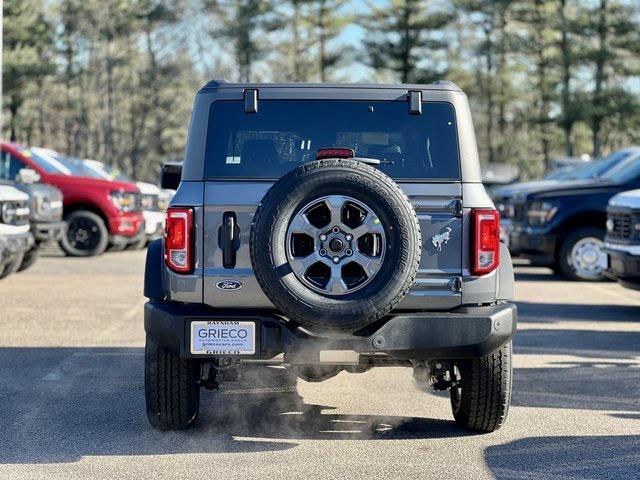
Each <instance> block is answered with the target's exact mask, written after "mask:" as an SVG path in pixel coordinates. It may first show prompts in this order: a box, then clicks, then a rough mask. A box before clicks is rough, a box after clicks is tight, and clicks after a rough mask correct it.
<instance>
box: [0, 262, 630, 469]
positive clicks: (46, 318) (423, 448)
mask: <svg viewBox="0 0 640 480" xmlns="http://www.w3.org/2000/svg"><path fill="white" fill-rule="evenodd" d="M143 268H144V253H143V252H122V253H111V254H105V255H103V256H101V257H98V258H91V259H73V258H61V257H48V258H43V259H41V260H40V261H39V262H38V263H37V264H36V265H35V266H34V267H33V268H32V269H31V270H29V271H27V272H23V273H20V274H16V275H12V276H10V277H9V278H8V279H6V280H4V281H2V282H0V298H1V301H0V304H1V307H0V317H1V318H0V319H1V323H0V324H1V325H2V329H1V330H0V405H1V406H2V408H1V413H0V439H1V440H0V478H3V479H5V478H15V479H18V478H20V479H24V478H43V479H44V478H46V479H56V478H148V477H154V478H172V479H178V478H225V479H233V478H242V479H247V478H261V479H270V478H274V479H275V478H341V479H342V478H352V479H361V478H362V479H365V478H366V479H371V478H400V477H402V478H404V479H409V478H420V479H424V478H445V477H447V478H465V479H470V478H492V477H493V478H504V479H547V478H549V479H568V478H638V477H640V293H639V292H632V291H629V290H626V289H623V288H621V287H619V286H618V285H616V284H615V283H600V284H585V283H573V282H567V281H564V280H562V279H560V278H558V277H554V276H553V275H552V274H551V272H550V271H549V270H546V269H536V268H530V267H519V268H518V269H517V275H516V276H517V297H518V303H519V308H520V318H519V321H520V323H519V328H520V331H519V333H518V335H517V339H516V341H515V348H514V349H515V369H514V378H515V383H514V391H513V403H512V409H511V411H510V415H509V420H508V422H507V423H506V425H505V426H504V427H503V428H502V429H501V430H499V431H498V432H496V433H493V434H489V435H470V434H467V433H464V432H462V431H460V430H458V429H457V428H456V426H455V424H454V422H453V421H452V417H451V413H450V407H449V403H448V402H449V400H448V397H447V396H444V395H435V394H432V393H425V391H423V389H421V388H420V387H419V386H417V385H416V383H415V382H414V380H413V378H412V375H411V372H410V371H409V370H408V369H397V368H388V369H377V370H373V371H370V372H368V373H365V374H360V375H355V374H348V373H344V372H343V373H341V374H340V375H338V376H337V377H335V378H333V379H331V380H329V381H327V382H324V383H319V384H311V383H306V382H304V381H301V380H298V381H296V380H295V379H291V378H290V377H289V376H288V375H287V374H286V372H284V371H283V370H280V369H267V368H261V369H260V370H258V371H251V372H248V373H247V375H246V376H245V378H244V380H243V381H242V382H240V383H236V384H227V385H226V387H225V388H224V389H223V390H222V391H220V392H218V393H212V392H208V391H204V392H203V403H204V405H203V407H202V411H201V413H202V415H201V418H200V422H199V423H198V425H197V426H196V427H195V428H194V429H193V430H190V431H187V432H179V433H160V432H156V431H154V430H152V429H151V428H150V427H149V426H148V424H147V421H146V418H145V413H144V398H143V344H144V331H143V327H142V306H143V302H144V299H143V298H142V295H141V290H142V275H143Z"/></svg>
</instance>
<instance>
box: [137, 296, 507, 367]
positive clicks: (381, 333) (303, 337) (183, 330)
mask: <svg viewBox="0 0 640 480" xmlns="http://www.w3.org/2000/svg"><path fill="white" fill-rule="evenodd" d="M516 318H517V310H516V306H515V305H514V304H512V303H502V304H499V305H491V306H485V307H462V308H459V309H456V310H455V311H453V312H415V313H402V314H396V315H391V316H389V317H388V318H387V320H386V321H385V322H384V323H383V324H382V325H381V326H379V327H378V328H377V329H376V330H375V331H373V332H367V334H366V335H355V334H332V335H325V336H323V335H313V334H309V333H308V332H302V331H300V330H296V329H292V328H290V327H288V326H287V322H286V320H284V319H283V318H282V317H280V316H279V315H276V314H274V313H273V312H261V313H258V312H244V313H243V312H240V311H232V310H227V311H222V310H217V309H212V308H210V307H207V306H204V305H199V304H177V303H169V302H152V301H150V302H147V304H146V305H145V311H144V327H145V331H146V333H147V335H149V336H151V337H153V338H154V340H155V341H156V342H158V343H159V344H160V345H163V346H164V347H165V348H166V349H168V350H170V351H173V352H174V353H177V354H179V355H180V356H181V357H183V358H207V355H200V354H195V355H194V354H192V353H190V323H191V322H192V321H194V320H200V321H202V320H234V321H239V320H241V321H250V322H255V323H256V330H255V331H256V349H255V352H256V353H255V354H254V355H247V356H240V355H236V356H235V357H236V358H245V359H271V358H273V357H275V356H277V355H279V354H281V353H284V354H285V356H286V358H287V359H294V360H295V363H318V362H319V358H320V351H325V350H350V351H355V352H358V353H360V354H375V355H380V354H386V356H387V357H390V358H392V359H398V360H409V359H420V360H426V359H429V360H432V359H461V358H477V357H482V356H485V355H487V354H489V353H491V352H493V351H495V350H497V349H498V348H500V347H501V346H502V345H504V344H505V343H506V342H508V341H509V340H510V339H511V337H513V335H514V334H515V331H516ZM224 356H226V357H229V356H230V355H224ZM231 356H233V355H231Z"/></svg>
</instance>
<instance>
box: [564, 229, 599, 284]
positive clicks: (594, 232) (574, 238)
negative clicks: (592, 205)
mask: <svg viewBox="0 0 640 480" xmlns="http://www.w3.org/2000/svg"><path fill="white" fill-rule="evenodd" d="M558 265H559V267H560V270H561V271H562V273H563V274H564V275H565V276H567V277H569V278H570V279H572V280H582V281H588V282H598V281H601V280H604V278H605V277H604V271H605V270H606V268H607V254H606V253H605V252H604V231H603V230H600V229H599V228H594V227H582V228H578V229H576V230H574V231H573V232H571V233H570V234H569V235H568V236H567V237H566V238H565V239H564V241H563V242H562V245H561V246H560V251H559V252H558Z"/></svg>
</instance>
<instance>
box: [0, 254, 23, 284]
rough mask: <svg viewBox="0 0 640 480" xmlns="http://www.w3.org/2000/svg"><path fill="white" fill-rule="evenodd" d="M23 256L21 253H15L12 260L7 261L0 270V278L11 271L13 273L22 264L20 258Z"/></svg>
mask: <svg viewBox="0 0 640 480" xmlns="http://www.w3.org/2000/svg"><path fill="white" fill-rule="evenodd" d="M23 257H24V254H23V253H20V254H18V255H16V256H15V257H14V258H13V260H11V261H10V262H9V263H7V264H6V265H5V267H4V269H3V270H2V271H0V280H2V279H3V278H6V277H8V276H9V275H11V274H12V273H15V272H17V271H18V269H19V268H20V265H21V264H22V258H23Z"/></svg>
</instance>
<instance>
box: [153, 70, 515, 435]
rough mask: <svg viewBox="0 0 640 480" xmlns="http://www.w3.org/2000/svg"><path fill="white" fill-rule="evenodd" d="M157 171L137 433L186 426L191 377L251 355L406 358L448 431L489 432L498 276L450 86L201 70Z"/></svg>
mask: <svg viewBox="0 0 640 480" xmlns="http://www.w3.org/2000/svg"><path fill="white" fill-rule="evenodd" d="M169 167H170V168H168V169H167V171H166V172H165V173H166V175H165V176H164V177H163V186H164V187H166V188H173V187H174V185H171V183H172V181H171V180H172V179H174V180H175V179H176V178H177V179H178V180H179V186H178V188H177V193H176V195H175V197H174V198H173V200H172V201H171V205H170V208H169V209H168V211H167V218H166V232H165V236H164V239H163V240H158V241H155V242H152V243H151V244H150V245H149V249H148V253H147V263H146V274H145V287H144V288H145V290H144V291H145V296H146V297H147V298H148V299H149V301H148V303H147V304H146V306H145V331H146V349H145V395H146V405H147V414H148V418H149V421H150V423H151V425H152V426H154V427H156V428H158V429H162V430H166V429H181V428H186V427H188V426H190V425H192V424H193V423H194V422H195V420H196V418H197V416H198V409H199V395H200V393H199V392H200V389H201V387H205V388H208V389H212V388H218V387H219V386H220V384H221V383H222V382H225V381H233V380H236V379H238V378H239V376H240V374H241V372H242V370H243V369H244V368H248V367H249V366H250V365H251V364H254V365H253V367H254V368H264V365H281V366H284V367H286V368H287V369H290V370H291V371H292V372H293V373H294V374H295V375H297V376H298V377H300V378H303V379H304V380H307V381H322V380H325V379H327V378H330V377H332V376H334V375H336V374H338V373H340V372H341V371H343V370H344V371H347V372H352V373H359V372H365V371H366V370H368V369H370V368H373V367H383V366H406V367H410V368H412V369H413V372H414V376H415V377H416V379H417V381H419V382H425V383H429V384H431V385H432V386H433V387H434V388H435V389H437V390H449V391H450V396H451V406H452V410H453V416H454V417H455V420H456V422H457V423H458V424H459V425H460V426H461V427H463V428H466V429H470V430H474V431H479V432H490V431H493V430H495V429H497V428H499V427H500V426H501V425H502V424H503V422H504V421H505V418H506V416H507V410H508V407H509V402H510V397H511V383H512V379H511V375H512V373H511V372H512V366H511V338H512V336H513V335H514V333H515V330H516V307H515V305H514V304H513V303H510V301H511V300H512V299H513V291H514V285H513V284H514V279H513V270H512V265H511V259H510V257H509V253H508V251H507V249H506V248H505V247H504V245H502V244H501V243H500V241H499V235H500V232H499V217H498V214H497V212H496V210H495V208H494V206H493V203H492V201H491V200H490V198H489V197H488V195H487V193H486V192H485V189H484V187H483V185H482V183H481V179H480V164H479V160H478V152H477V147H476V140H475V135H474V130H473V124H472V121H471V115H470V112H469V106H468V102H467V98H466V96H465V95H464V93H463V92H462V91H461V90H460V89H459V88H458V87H457V86H456V85H454V84H452V83H449V82H436V83H434V84H432V85H336V84H322V85H314V84H232V83H225V82H222V81H213V82H211V83H209V84H207V85H205V86H204V87H203V88H202V89H201V90H200V91H199V92H198V94H197V96H196V100H195V106H194V110H193V114H192V118H191V125H190V129H189V136H188V141H187V147H186V152H185V158H184V163H183V165H182V170H181V172H180V171H179V168H180V167H179V166H178V165H176V164H173V165H170V166H169ZM177 173H179V174H180V176H177V175H176V174H177Z"/></svg>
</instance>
